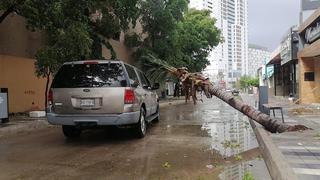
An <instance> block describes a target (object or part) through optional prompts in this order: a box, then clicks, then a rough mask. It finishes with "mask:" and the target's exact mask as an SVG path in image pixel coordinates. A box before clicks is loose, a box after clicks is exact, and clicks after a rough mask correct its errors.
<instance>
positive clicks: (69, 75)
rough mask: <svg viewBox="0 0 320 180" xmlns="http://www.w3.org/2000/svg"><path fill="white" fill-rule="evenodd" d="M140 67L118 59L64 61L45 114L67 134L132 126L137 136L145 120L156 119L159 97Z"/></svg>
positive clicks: (75, 134)
mask: <svg viewBox="0 0 320 180" xmlns="http://www.w3.org/2000/svg"><path fill="white" fill-rule="evenodd" d="M158 88H159V84H158V83H155V84H154V85H153V86H151V84H150V81H149V80H148V78H147V77H146V76H145V75H144V74H143V73H142V71H140V70H139V69H137V68H135V67H134V66H131V65H129V64H126V63H123V62H121V61H112V60H90V61H75V62H68V63H65V64H63V66H62V67H61V68H60V69H59V71H58V73H57V74H56V76H55V77H54V79H53V82H52V85H51V88H50V92H49V95H48V102H49V103H48V104H49V106H48V108H47V117H48V121H49V123H51V124H54V125H62V130H63V133H64V135H65V136H66V137H77V136H79V135H80V134H81V131H82V130H83V129H85V128H88V127H92V126H94V127H96V126H109V125H116V126H118V125H132V127H133V128H134V130H135V132H136V135H137V136H138V137H140V138H141V137H144V136H145V134H146V127H147V126H146V123H147V122H150V121H152V120H155V121H158V120H159V100H158V99H159V98H158V96H157V94H156V92H155V91H154V90H156V89H158Z"/></svg>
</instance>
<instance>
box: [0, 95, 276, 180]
mask: <svg viewBox="0 0 320 180" xmlns="http://www.w3.org/2000/svg"><path fill="white" fill-rule="evenodd" d="M147 133H148V134H147V136H146V137H145V138H144V139H136V138H134V137H133V136H132V132H131V131H130V129H124V128H122V129H118V128H108V129H99V130H95V131H93V130H88V131H86V132H84V133H83V134H82V136H81V138H79V139H75V140H67V139H65V138H64V136H63V135H62V132H61V129H60V128H59V127H56V126H49V127H44V128H39V129H34V130H33V131H26V132H19V133H16V134H10V135H5V134H0V179H89V178H93V179H117V180H118V179H226V180H229V179H232V180H233V179H242V177H243V176H244V174H247V175H248V174H250V175H252V176H253V177H254V178H255V179H271V178H270V176H269V174H268V171H267V168H266V166H265V163H264V161H263V159H262V158H261V155H260V151H259V148H257V147H258V143H257V142H256V139H255V136H254V133H253V131H252V129H251V127H250V125H249V123H248V119H247V118H246V117H245V116H243V115H242V114H241V113H239V112H238V111H236V110H234V109H233V108H232V107H230V106H229V105H227V104H225V103H224V102H222V101H220V100H218V99H217V98H213V99H208V100H206V99H204V103H201V102H200V103H198V105H196V106H194V105H193V104H191V103H190V104H187V105H185V104H183V105H175V106H167V107H165V108H162V109H161V119H160V122H159V123H157V124H151V125H149V129H148V132H147Z"/></svg>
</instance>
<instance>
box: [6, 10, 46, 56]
mask: <svg viewBox="0 0 320 180" xmlns="http://www.w3.org/2000/svg"><path fill="white" fill-rule="evenodd" d="M43 45H44V35H43V34H42V33H40V32H31V31H29V30H28V29H27V28H26V24H25V20H24V18H22V17H21V16H18V15H15V14H10V15H9V16H8V17H7V18H6V19H5V20H4V21H3V22H2V23H1V24H0V54H2V55H11V56H19V57H26V58H34V55H35V54H36V52H37V51H38V50H39V49H40V48H41V47H42V46H43Z"/></svg>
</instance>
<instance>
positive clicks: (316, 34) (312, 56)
mask: <svg viewBox="0 0 320 180" xmlns="http://www.w3.org/2000/svg"><path fill="white" fill-rule="evenodd" d="M299 35H300V40H301V44H300V45H301V50H300V51H299V53H298V57H299V71H300V72H299V78H300V79H299V92H300V103H303V104H308V103H320V9H318V10H316V11H315V12H314V13H313V14H312V15H311V16H310V17H309V18H308V19H307V20H306V21H305V22H304V23H303V24H302V25H301V26H300V27H299Z"/></svg>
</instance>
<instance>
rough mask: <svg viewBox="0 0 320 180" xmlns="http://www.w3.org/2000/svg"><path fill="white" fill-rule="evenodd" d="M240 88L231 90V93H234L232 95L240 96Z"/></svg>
mask: <svg viewBox="0 0 320 180" xmlns="http://www.w3.org/2000/svg"><path fill="white" fill-rule="evenodd" d="M239 92H240V91H239V90H238V89H233V90H232V91H231V93H232V95H234V96H238V95H239Z"/></svg>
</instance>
